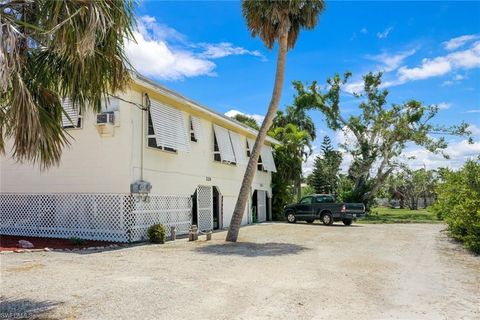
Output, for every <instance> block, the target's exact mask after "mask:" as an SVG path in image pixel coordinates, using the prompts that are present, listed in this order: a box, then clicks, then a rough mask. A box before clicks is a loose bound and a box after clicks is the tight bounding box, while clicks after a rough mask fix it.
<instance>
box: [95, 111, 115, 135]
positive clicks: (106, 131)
mask: <svg viewBox="0 0 480 320" xmlns="http://www.w3.org/2000/svg"><path fill="white" fill-rule="evenodd" d="M95 125H96V127H97V130H98V132H99V133H100V134H101V135H102V136H113V133H114V128H113V127H119V126H120V112H119V111H112V112H102V113H98V114H97V121H96V123H95Z"/></svg>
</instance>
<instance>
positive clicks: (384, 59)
mask: <svg viewBox="0 0 480 320" xmlns="http://www.w3.org/2000/svg"><path fill="white" fill-rule="evenodd" d="M415 51H416V50H414V49H412V50H409V51H404V52H400V53H397V54H389V53H386V52H384V53H381V54H378V55H373V56H370V55H369V56H367V58H368V59H370V60H373V61H377V62H379V63H381V66H379V68H380V69H381V70H382V71H385V72H389V71H393V70H395V69H397V68H398V67H399V66H400V65H401V64H402V63H403V61H405V59H406V58H408V57H410V56H412V55H413V54H415Z"/></svg>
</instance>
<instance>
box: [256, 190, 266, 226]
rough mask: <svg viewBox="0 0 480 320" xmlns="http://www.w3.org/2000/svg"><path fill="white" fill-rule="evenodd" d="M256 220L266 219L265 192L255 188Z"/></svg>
mask: <svg viewBox="0 0 480 320" xmlns="http://www.w3.org/2000/svg"><path fill="white" fill-rule="evenodd" d="M257 210H258V213H257V215H258V222H264V221H267V192H266V191H264V190H257Z"/></svg>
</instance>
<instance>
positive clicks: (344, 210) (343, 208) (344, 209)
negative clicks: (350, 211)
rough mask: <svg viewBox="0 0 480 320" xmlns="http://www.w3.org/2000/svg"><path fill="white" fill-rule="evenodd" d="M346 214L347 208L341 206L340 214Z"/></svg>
mask: <svg viewBox="0 0 480 320" xmlns="http://www.w3.org/2000/svg"><path fill="white" fill-rule="evenodd" d="M345 212H347V207H345V205H343V206H342V213H345Z"/></svg>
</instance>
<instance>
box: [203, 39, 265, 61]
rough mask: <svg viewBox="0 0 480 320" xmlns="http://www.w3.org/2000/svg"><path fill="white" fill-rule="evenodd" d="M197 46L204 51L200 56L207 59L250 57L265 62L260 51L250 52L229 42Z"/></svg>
mask: <svg viewBox="0 0 480 320" xmlns="http://www.w3.org/2000/svg"><path fill="white" fill-rule="evenodd" d="M199 46H201V47H203V48H204V49H205V51H203V52H202V53H201V54H200V55H201V56H202V57H205V58H209V59H218V58H223V57H227V56H231V55H251V56H255V57H259V58H261V59H262V60H265V57H264V56H263V55H262V54H261V53H260V51H258V50H254V51H251V50H247V49H245V48H242V47H235V46H234V45H233V44H231V43H230V42H220V43H201V44H199Z"/></svg>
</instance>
